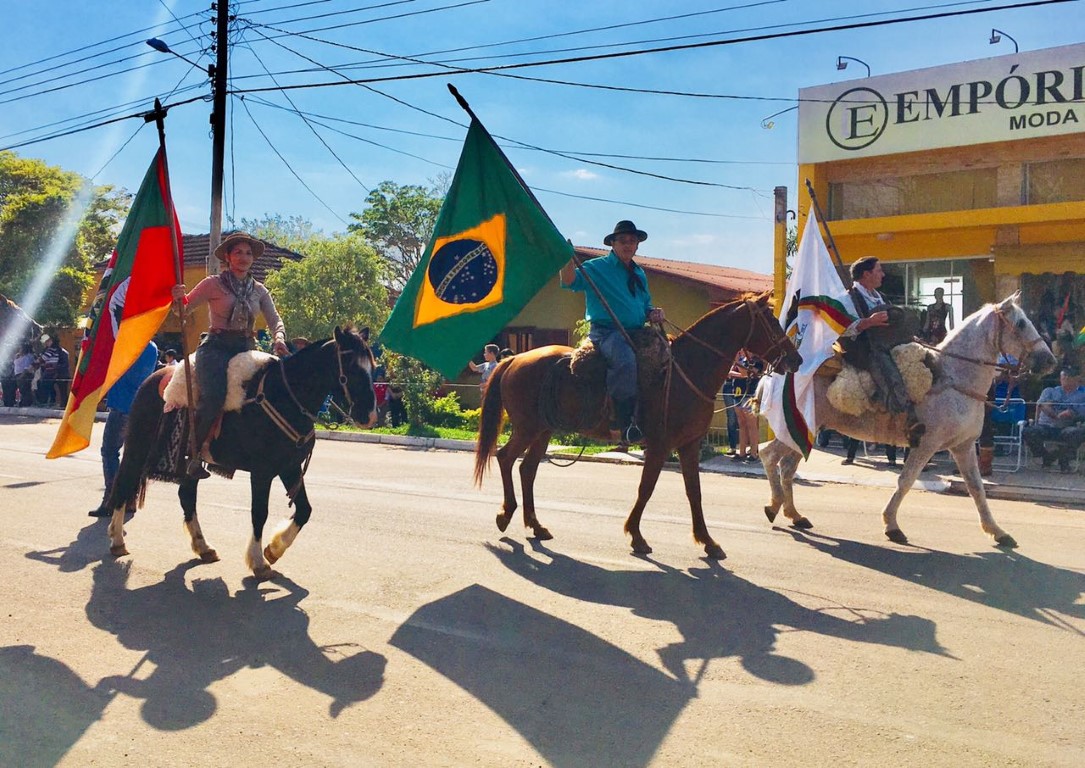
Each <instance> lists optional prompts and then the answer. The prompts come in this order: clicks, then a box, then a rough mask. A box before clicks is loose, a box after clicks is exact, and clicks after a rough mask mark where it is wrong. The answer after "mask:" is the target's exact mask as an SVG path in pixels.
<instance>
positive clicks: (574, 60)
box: [235, 0, 1078, 94]
mask: <svg viewBox="0 0 1085 768" xmlns="http://www.w3.org/2000/svg"><path fill="white" fill-rule="evenodd" d="M1067 2H1078V0H1031V2H1026V3H1019V4H1010V5H1001V6H996V7H992V8H974V9H970V10H961V11H950V12H947V13H933V14H925V15H921V16H909V17H906V18H898V19H882V20H879V21H868V22H860V23H855V24H839V25H835V26H829V27H815V28H813V29H802V30H792V31H789V32H776V33H772V34H765V35H751V36H747V37H739V38H729V39H726V40H710V41H707V42H701V43H687V44H685V45H671V46H664V47H661V48H645V49H642V50H636V51H617V52H612V53H602V54H595V55H592V56H575V57H570V58H564V59H549V60H546V61H534V62H521V63H519V64H504V65H500V66H492V67H477V68H472V69H457V74H482V73H493V72H501V71H504V70H509V69H523V68H526V67H542V66H552V65H555V64H578V63H582V62H585V61H603V60H607V59H617V58H628V57H631V56H644V55H650V54H657V53H671V52H675V51H688V50H696V49H700V48H716V47H720V46H726V45H737V44H739V43H751V42H761V41H765V40H780V39H786V38H790V37H799V36H805V35H814V34H820V33H824V32H843V31H847V30H855V29H869V28H872V27H882V26H889V25H893V24H903V23H908V22H916V21H933V20H938V19H947V18H954V17H957V16H969V15H973V14H977V13H993V12H995V11H1004V10H1014V9H1020V8H1032V7H1037V6H1045V5H1055V4H1061V3H1067ZM268 39H270V38H268ZM427 63H431V62H427ZM447 74H448V73H447V72H446V71H444V70H442V71H438V72H423V73H416V74H409V75H392V76H389V77H373V78H365V79H352V78H346V80H345V81H336V82H323V83H299V84H295V85H285V86H282V87H281V88H249V89H244V90H238V91H235V93H246V94H248V93H266V92H268V91H278V90H301V89H309V88H331V87H335V86H341V85H368V84H369V83H383V82H396V81H403V80H419V79H426V78H431V77H440V76H442V75H447ZM344 77H345V76H344Z"/></svg>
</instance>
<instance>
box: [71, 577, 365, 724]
mask: <svg viewBox="0 0 1085 768" xmlns="http://www.w3.org/2000/svg"><path fill="white" fill-rule="evenodd" d="M199 564H200V563H199V561H190V562H188V563H184V564H182V565H179V566H177V567H176V568H174V569H173V570H171V571H170V572H169V573H167V574H166V575H165V578H164V579H163V580H162V581H161V582H159V583H157V584H152V585H149V586H146V587H139V588H136V589H130V588H129V587H128V577H129V568H130V565H131V563H130V561H126V562H123V563H122V562H119V561H116V560H113V559H111V558H110V559H106V560H103V561H102V562H101V563H100V564H98V565H97V566H95V568H94V571H93V587H92V591H91V597H90V601H89V602H88V603H87V607H86V613H87V618H88V619H89V620H90V622H91V624H93V625H94V626H96V627H98V628H100V629H103V630H105V631H107V632H109V633H111V634H113V635H115V636H116V638H117V640H118V641H119V642H120V643H121V644H122V645H123V646H124V647H125V648H129V649H132V650H136V651H144V652H145V656H144V661H150V662H152V663H153V669H152V670H151V671H150V673H149V674H147V675H146V676H142V677H138V678H137V676H136V675H135V670H133V672H131V673H129V674H128V675H125V676H114V677H108V678H105V679H103V680H102V681H101V683H99V685H100V686H105V687H106V688H108V689H109V690H111V691H116V692H120V693H124V694H127V695H129V696H133V697H135V698H139V699H143V706H142V710H141V711H142V715H143V719H144V721H145V722H146V723H147V724H148V725H151V726H152V727H154V728H158V729H161V730H167V731H176V730H180V729H184V728H189V727H192V726H194V725H197V724H199V723H201V722H203V721H205V720H207V719H208V718H210V717H211V716H212V715H213V714H214V712H215V710H216V707H217V703H216V701H215V698H214V696H213V695H212V694H211V692H210V691H209V688H210V686H211V685H212V684H213V683H214V682H216V681H218V680H222V679H225V678H226V677H228V676H230V675H232V674H234V673H235V672H238V671H239V670H242V669H246V668H253V669H255V668H259V667H264V666H271V667H274V668H275V669H277V670H278V671H279V672H281V673H282V674H284V675H286V676H287V677H289V678H290V679H292V680H294V681H295V682H297V683H299V684H301V685H304V686H306V687H308V688H311V689H313V690H315V691H320V692H321V693H324V694H325V695H327V696H328V697H329V698H330V699H331V703H330V705H329V713H330V714H331V716H332V717H336V716H338V715H339V713H340V712H341V711H342V710H343V709H344V708H346V707H348V706H350V705H351V704H354V703H357V702H361V701H364V700H366V699H368V698H370V697H371V696H373V695H374V694H375V693H377V691H379V690H380V688H381V685H382V684H383V681H384V668H385V665H386V659H385V657H384V656H382V655H380V654H378V653H374V652H372V651H365V650H362V651H357V652H355V653H353V654H351V655H347V654H346V651H347V649H348V648H353V647H356V646H354V645H353V644H350V645H346V646H331V647H329V646H325V647H321V646H317V645H316V644H315V643H314V642H313V641H312V639H311V638H310V637H309V617H308V615H307V614H306V613H305V611H304V610H302V609H301V608H300V606H299V604H300V603H301V601H302V600H304V599H305V597H306V596H307V595H308V594H309V593H308V591H307V590H305V589H303V588H302V587H300V586H298V585H297V584H295V583H294V582H292V581H290V580H289V579H286V578H281V579H277V580H276V581H275V582H274V583H268V582H263V583H261V582H256V581H255V580H254V579H247V580H246V582H245V586H244V587H243V588H242V589H240V590H238V591H237V592H236V593H235V594H233V595H231V594H230V592H229V590H228V589H227V586H226V583H225V582H224V581H223V580H222V579H221V578H212V579H194V580H193V581H192V584H191V586H189V584H188V583H186V580H185V574H186V573H187V572H188V571H189V570H191V569H192V568H194V567H196V566H198V565H199ZM137 669H138V667H137Z"/></svg>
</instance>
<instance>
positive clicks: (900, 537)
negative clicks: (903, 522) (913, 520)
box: [885, 528, 908, 544]
mask: <svg viewBox="0 0 1085 768" xmlns="http://www.w3.org/2000/svg"><path fill="white" fill-rule="evenodd" d="M885 538H887V539H889V540H890V541H891V542H893V543H894V544H907V543H908V537H907V536H905V535H904V531H902V530H901V529H900V528H894V529H893V530H891V531H886V532H885Z"/></svg>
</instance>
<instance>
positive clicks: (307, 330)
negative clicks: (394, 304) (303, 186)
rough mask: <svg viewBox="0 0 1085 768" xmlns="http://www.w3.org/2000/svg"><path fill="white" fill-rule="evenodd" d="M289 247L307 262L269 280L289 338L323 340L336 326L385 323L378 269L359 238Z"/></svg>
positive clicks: (313, 239) (318, 238) (312, 239)
mask: <svg viewBox="0 0 1085 768" xmlns="http://www.w3.org/2000/svg"><path fill="white" fill-rule="evenodd" d="M291 248H292V250H295V251H296V252H298V253H301V254H302V255H304V256H305V258H304V259H301V260H300V261H291V262H285V263H284V264H283V266H282V268H281V269H279V270H277V271H276V272H272V273H271V274H269V275H268V276H267V288H268V290H269V291H270V292H271V294H272V295H273V296H274V297H275V306H276V307H277V308H278V310H279V314H280V315H281V316H282V318H283V324H284V325H285V326H286V329H287V333H289V334H290V335H291V336H305V337H307V338H310V339H322V338H327V337H328V336H330V335H331V333H332V329H333V328H334V327H335V326H337V325H344V324H346V323H353V324H354V325H355V326H357V327H363V326H367V325H368V326H370V327H372V328H380V327H381V326H382V325H383V324H384V321H385V320H386V319H387V318H388V291H387V290H386V289H385V287H384V285H383V284H382V282H381V279H380V278H381V274H382V265H381V262H380V258H379V257H378V256H377V254H376V253H375V252H374V251H373V249H372V248H371V247H370V246H369V245H368V244H366V242H365V241H364V240H363V239H362V237H361V236H360V235H355V234H349V233H348V234H340V235H335V236H333V237H326V236H324V235H310V236H309V237H308V238H307V239H305V240H304V241H299V242H297V243H292V244H291Z"/></svg>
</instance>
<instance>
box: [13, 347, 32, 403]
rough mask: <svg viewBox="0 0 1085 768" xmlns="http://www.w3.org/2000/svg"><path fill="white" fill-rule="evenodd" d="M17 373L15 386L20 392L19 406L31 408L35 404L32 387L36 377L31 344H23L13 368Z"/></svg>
mask: <svg viewBox="0 0 1085 768" xmlns="http://www.w3.org/2000/svg"><path fill="white" fill-rule="evenodd" d="M13 370H14V371H15V386H16V387H17V388H18V390H19V405H20V406H21V407H23V408H29V407H30V406H31V405H33V404H34V393H33V388H32V386H31V382H32V379H33V377H34V350H33V348H32V347H31V346H30V344H23V347H22V349H21V350H20V352H19V354H18V356H17V357H16V358H15V363H14V366H13Z"/></svg>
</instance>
